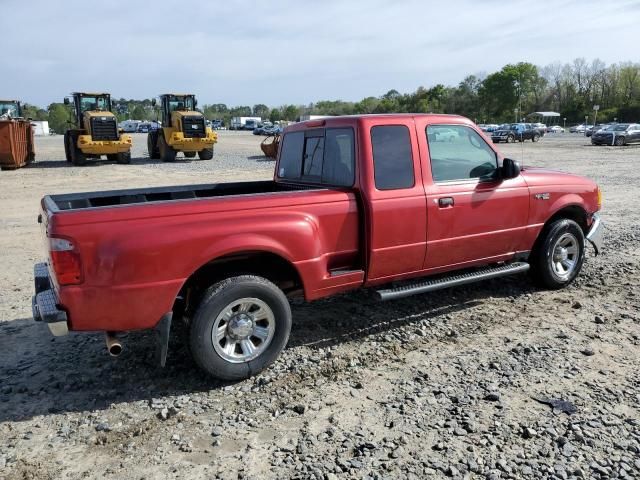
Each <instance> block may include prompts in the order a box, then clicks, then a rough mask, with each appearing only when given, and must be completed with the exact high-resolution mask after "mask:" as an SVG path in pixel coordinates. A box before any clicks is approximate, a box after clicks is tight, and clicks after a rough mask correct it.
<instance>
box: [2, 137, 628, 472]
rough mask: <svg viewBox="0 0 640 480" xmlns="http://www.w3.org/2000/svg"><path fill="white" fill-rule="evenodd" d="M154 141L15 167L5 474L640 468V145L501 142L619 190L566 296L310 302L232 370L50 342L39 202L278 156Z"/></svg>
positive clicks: (520, 292)
mask: <svg viewBox="0 0 640 480" xmlns="http://www.w3.org/2000/svg"><path fill="white" fill-rule="evenodd" d="M144 141H145V138H144V136H143V135H140V136H137V135H136V136H135V138H134V142H135V147H134V155H133V156H134V160H133V165H129V166H123V165H114V164H108V163H105V162H102V164H101V165H99V166H93V167H85V168H77V167H71V166H68V165H67V164H66V162H64V160H63V152H62V139H61V137H52V138H46V139H38V142H37V143H38V144H37V147H38V150H37V158H38V162H37V163H36V164H34V165H32V166H30V167H29V168H25V169H22V170H18V171H15V172H1V173H0V202H2V205H3V206H4V208H3V209H2V214H0V225H2V229H1V230H0V262H1V265H2V269H1V271H0V282H1V285H2V287H3V288H2V290H1V291H0V380H1V386H0V478H7V479H15V478H25V479H41V478H42V479H48V478H52V479H53V478H56V479H57V478H118V479H155V478H196V479H199V478H207V479H210V478H230V479H231V478H233V479H235V478H256V479H258V478H277V479H288V478H301V479H302V478H305V479H306V478H312V479H313V478H315V479H326V480H332V479H337V478H366V479H382V478H389V479H395V478H415V479H422V478H440V477H452V478H487V479H498V478H535V479H538V478H559V479H564V478H640V473H639V472H640V407H639V405H640V377H639V376H638V370H639V369H640V349H639V344H640V314H639V313H638V312H639V307H640V289H639V284H638V280H639V275H638V273H639V268H640V249H639V247H640V231H639V228H638V225H639V224H640V222H639V220H640V211H639V210H638V206H637V202H638V192H639V189H640V170H639V169H638V166H637V165H638V160H639V159H640V147H637V146H631V147H624V148H615V147H591V146H590V145H588V143H587V142H585V138H583V137H579V136H575V135H569V134H565V135H559V136H556V137H552V136H550V135H548V136H546V137H544V138H543V139H542V140H541V141H540V142H539V143H537V144H532V143H526V144H524V145H519V144H515V145H504V146H501V149H502V150H503V151H504V152H505V153H506V154H508V155H509V156H511V157H512V158H515V159H517V160H523V161H524V164H528V165H540V166H548V167H552V168H556V169H560V170H565V171H571V172H575V173H580V174H584V175H587V176H589V177H591V178H593V179H595V180H596V181H598V182H599V184H600V185H601V188H602V189H603V192H604V210H603V218H604V220H605V221H606V223H607V237H606V247H605V252H604V254H603V255H601V256H599V257H594V256H593V255H592V254H591V252H589V254H588V258H587V261H586V264H585V266H584V269H583V272H582V274H581V275H580V277H579V278H578V280H577V281H576V282H575V283H574V284H573V285H572V286H570V287H569V288H567V289H564V290H562V291H554V292H550V291H543V290H538V289H535V288H534V287H532V286H531V285H530V283H529V282H528V281H527V279H526V277H522V278H517V277H516V278H506V279H497V280H493V281H490V282H487V283H483V284H477V285H474V286H470V287H466V288H459V289H450V290H444V291H440V292H437V293H434V294H430V295H420V296H415V297H410V298H408V299H403V300H398V301H393V302H388V303H382V304H381V303H377V302H375V301H374V300H373V298H372V296H371V295H370V293H369V292H367V291H359V292H355V293H352V294H348V295H343V296H339V297H334V298H331V299H328V300H323V301H318V302H314V303H313V304H304V303H301V302H295V303H294V304H293V314H294V328H293V332H292V335H291V339H290V342H289V345H288V348H287V349H286V351H285V352H284V353H283V355H282V356H281V357H280V359H279V360H278V361H277V362H276V363H275V364H274V365H273V366H272V367H271V368H270V369H268V370H267V371H266V372H264V373H263V374H261V375H259V376H257V377H255V378H252V379H249V380H246V381H243V382H240V383H235V384H221V383H217V382H214V381H212V380H210V379H208V378H207V377H205V376H204V375H203V374H201V373H200V372H199V371H198V369H197V368H196V367H195V365H194V363H193V362H192V361H191V359H190V357H189V355H188V352H187V351H186V348H185V347H184V346H183V343H182V341H181V339H182V332H175V335H174V337H173V338H172V342H171V345H170V352H169V365H168V367H167V368H165V369H164V370H160V369H158V368H157V367H155V366H154V362H153V359H154V343H153V339H152V338H151V336H149V335H148V334H145V333H135V334H134V333H132V334H129V335H127V336H126V337H125V338H124V346H125V351H124V353H123V354H122V355H121V356H120V357H119V358H117V359H111V358H109V357H108V356H107V354H106V349H105V346H104V340H103V338H102V336H100V335H69V336H67V337H62V338H55V339H54V338H52V337H51V336H50V335H49V333H48V331H47V330H46V327H45V326H44V325H41V324H36V323H34V322H33V321H32V320H31V319H30V297H31V295H32V278H31V269H32V265H33V263H34V262H36V261H38V260H40V258H41V256H42V254H41V251H40V238H39V231H38V227H37V224H36V222H35V217H36V215H37V211H38V200H39V198H40V197H41V196H42V195H43V194H45V193H54V192H56V193H59V192H70V191H80V190H97V189H110V188H123V187H134V186H145V185H168V184H180V183H196V182H217V181H228V180H230V179H238V178H251V179H259V178H269V177H270V176H271V172H272V168H273V162H270V161H267V160H266V159H265V158H264V157H262V156H260V155H259V153H260V150H259V148H258V143H259V141H260V138H258V137H253V136H251V135H247V134H243V133H238V132H221V133H220V142H219V144H218V145H217V147H216V154H215V156H214V159H213V160H211V161H206V162H201V161H193V162H177V163H175V164H163V163H159V162H152V161H149V159H148V158H146V155H144V154H142V153H141V152H143V151H144ZM523 157H524V158H523ZM55 167H61V168H55ZM203 174H204V175H203ZM550 404H551V405H550Z"/></svg>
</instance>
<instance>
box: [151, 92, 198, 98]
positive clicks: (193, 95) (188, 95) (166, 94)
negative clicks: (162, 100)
mask: <svg viewBox="0 0 640 480" xmlns="http://www.w3.org/2000/svg"><path fill="white" fill-rule="evenodd" d="M168 95H174V96H176V97H195V94H193V93H161V94H160V95H159V96H160V97H166V96H168Z"/></svg>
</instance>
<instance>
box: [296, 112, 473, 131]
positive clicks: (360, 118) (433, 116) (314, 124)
mask: <svg viewBox="0 0 640 480" xmlns="http://www.w3.org/2000/svg"><path fill="white" fill-rule="evenodd" d="M417 118H426V119H428V120H430V121H432V122H434V123H438V122H442V123H450V124H461V125H473V122H472V121H471V120H469V119H468V118H466V117H463V116H461V115H452V114H446V113H372V114H361V115H340V116H327V117H323V118H317V119H314V120H305V121H303V122H297V123H292V124H290V125H288V126H287V127H286V131H296V130H304V129H306V128H322V127H325V126H327V127H328V126H334V125H338V124H343V125H346V124H352V125H354V124H357V123H361V122H365V123H366V122H369V121H373V122H375V121H376V120H384V121H385V122H388V123H389V124H392V122H393V120H398V121H400V120H402V121H406V120H410V119H417Z"/></svg>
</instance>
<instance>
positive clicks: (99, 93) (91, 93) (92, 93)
mask: <svg viewBox="0 0 640 480" xmlns="http://www.w3.org/2000/svg"><path fill="white" fill-rule="evenodd" d="M71 95H95V96H100V95H109V96H111V94H110V93H107V92H71Z"/></svg>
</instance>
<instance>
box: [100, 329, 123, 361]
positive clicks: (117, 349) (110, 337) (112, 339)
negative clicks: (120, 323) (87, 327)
mask: <svg viewBox="0 0 640 480" xmlns="http://www.w3.org/2000/svg"><path fill="white" fill-rule="evenodd" d="M104 339H105V341H106V342H107V350H108V351H109V355H111V356H112V357H117V356H118V355H120V354H121V353H122V343H120V340H118V338H117V337H116V336H115V335H114V334H113V333H111V332H105V334H104Z"/></svg>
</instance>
